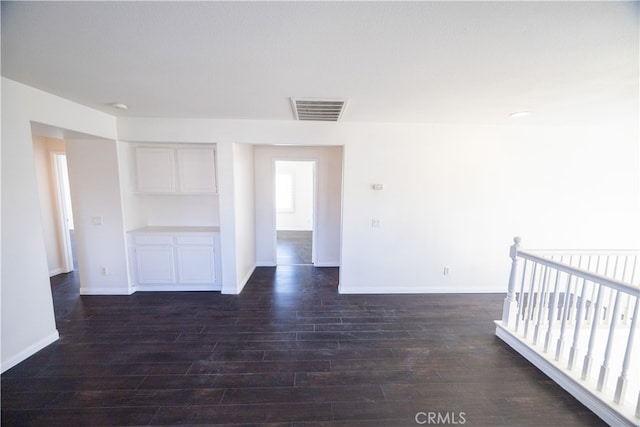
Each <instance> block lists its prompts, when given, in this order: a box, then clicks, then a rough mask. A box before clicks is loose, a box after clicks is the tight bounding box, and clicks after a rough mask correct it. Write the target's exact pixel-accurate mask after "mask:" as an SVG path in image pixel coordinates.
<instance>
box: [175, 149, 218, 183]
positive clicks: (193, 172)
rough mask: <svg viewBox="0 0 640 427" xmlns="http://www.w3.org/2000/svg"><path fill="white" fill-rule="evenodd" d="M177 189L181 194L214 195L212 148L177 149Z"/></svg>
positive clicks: (213, 157) (213, 154)
mask: <svg viewBox="0 0 640 427" xmlns="http://www.w3.org/2000/svg"><path fill="white" fill-rule="evenodd" d="M176 154H177V160H178V188H179V190H178V191H180V192H181V193H215V192H216V173H215V168H214V165H215V161H216V158H215V150H214V149H213V148H179V149H177V150H176Z"/></svg>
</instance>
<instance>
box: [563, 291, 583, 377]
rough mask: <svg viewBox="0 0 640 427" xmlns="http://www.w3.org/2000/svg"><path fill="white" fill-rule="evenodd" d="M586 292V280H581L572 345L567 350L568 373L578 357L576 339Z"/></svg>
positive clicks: (578, 335) (578, 333) (578, 334)
mask: <svg viewBox="0 0 640 427" xmlns="http://www.w3.org/2000/svg"><path fill="white" fill-rule="evenodd" d="M586 292H587V280H586V279H582V291H581V292H580V296H579V297H578V298H579V300H578V314H577V316H576V326H575V329H574V333H573V343H572V344H571V349H570V350H569V363H568V364H567V369H568V370H569V371H571V370H573V366H574V365H575V363H576V359H577V357H578V339H579V337H580V325H581V324H582V318H583V313H582V312H583V310H584V306H585V300H584V294H585V293H586Z"/></svg>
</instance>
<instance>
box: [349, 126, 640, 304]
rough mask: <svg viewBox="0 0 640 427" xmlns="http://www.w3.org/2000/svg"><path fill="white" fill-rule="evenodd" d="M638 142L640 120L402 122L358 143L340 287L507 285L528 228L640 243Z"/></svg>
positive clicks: (572, 243) (604, 242) (558, 236)
mask: <svg viewBox="0 0 640 427" xmlns="http://www.w3.org/2000/svg"><path fill="white" fill-rule="evenodd" d="M638 148H639V147H638V134H637V131H634V130H633V129H627V130H617V129H598V128H595V127H594V128H588V127H585V128H583V129H576V128H562V127H537V128H533V127H531V128H526V127H522V128H521V127H482V126H433V127H430V126H429V127H423V128H416V129H413V130H410V131H409V130H407V131H406V132H403V131H397V130H394V129H391V128H390V129H380V131H379V132H377V133H376V134H375V135H369V137H368V138H367V139H366V140H364V139H359V140H357V141H353V142H352V143H350V144H347V146H346V148H345V179H344V182H345V186H344V209H343V215H344V216H343V220H344V222H343V258H342V269H341V278H340V282H341V286H340V289H341V291H342V292H463V291H468V292H485V291H497V292H500V291H504V290H505V286H506V280H507V277H508V268H509V260H508V258H507V248H508V246H509V245H510V244H511V242H512V238H513V236H516V235H520V236H522V237H523V239H524V240H523V244H524V246H525V247H529V248H531V247H551V248H585V247H600V248H611V247H613V248H616V247H618V248H626V247H634V246H635V247H638V246H640V245H639V243H640V240H639V239H638V237H639V231H638V221H637V218H638V217H640V210H639V200H638V198H639V194H640V193H639V187H638V183H639V179H638V173H639V170H640V168H639V163H638V160H639V159H638V154H639V152H638ZM373 183H382V184H384V189H383V190H382V191H374V190H372V189H371V188H370V186H371V184H373ZM372 218H376V219H379V220H380V224H381V227H380V228H372V226H371V220H372ZM445 266H446V267H449V268H450V274H449V275H448V276H444V275H443V268H444V267H445Z"/></svg>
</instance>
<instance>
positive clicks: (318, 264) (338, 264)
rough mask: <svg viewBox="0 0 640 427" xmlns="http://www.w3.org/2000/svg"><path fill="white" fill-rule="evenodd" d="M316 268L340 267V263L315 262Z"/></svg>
mask: <svg viewBox="0 0 640 427" xmlns="http://www.w3.org/2000/svg"><path fill="white" fill-rule="evenodd" d="M313 266H314V267H340V263H339V262H314V263H313Z"/></svg>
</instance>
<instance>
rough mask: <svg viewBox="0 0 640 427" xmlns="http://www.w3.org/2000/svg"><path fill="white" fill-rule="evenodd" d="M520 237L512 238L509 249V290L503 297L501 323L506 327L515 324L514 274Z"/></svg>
mask: <svg viewBox="0 0 640 427" xmlns="http://www.w3.org/2000/svg"><path fill="white" fill-rule="evenodd" d="M521 241H522V239H521V238H520V237H517V236H516V237H514V238H513V245H511V248H510V250H509V256H510V257H511V273H509V290H508V291H507V296H506V298H505V299H504V305H503V307H502V324H503V325H505V326H506V327H507V328H511V329H512V328H514V327H515V324H516V316H517V315H518V302H517V301H516V276H517V274H518V261H519V259H518V248H519V247H520V242H521Z"/></svg>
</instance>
